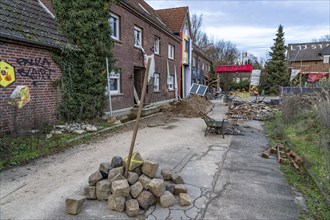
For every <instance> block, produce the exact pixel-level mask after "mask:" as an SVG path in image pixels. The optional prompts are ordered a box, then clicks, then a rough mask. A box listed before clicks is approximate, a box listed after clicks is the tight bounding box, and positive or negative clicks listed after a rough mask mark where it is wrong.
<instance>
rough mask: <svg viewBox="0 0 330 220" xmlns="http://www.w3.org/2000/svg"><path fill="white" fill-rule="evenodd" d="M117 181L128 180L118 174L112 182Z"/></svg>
mask: <svg viewBox="0 0 330 220" xmlns="http://www.w3.org/2000/svg"><path fill="white" fill-rule="evenodd" d="M117 180H126V178H125V177H124V176H123V175H121V174H120V173H118V174H117V175H116V176H115V177H114V178H112V179H111V182H114V181H117Z"/></svg>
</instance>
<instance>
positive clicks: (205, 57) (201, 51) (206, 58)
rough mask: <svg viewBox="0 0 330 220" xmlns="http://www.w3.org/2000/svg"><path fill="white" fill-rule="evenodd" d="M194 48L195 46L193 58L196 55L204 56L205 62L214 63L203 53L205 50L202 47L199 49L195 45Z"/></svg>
mask: <svg viewBox="0 0 330 220" xmlns="http://www.w3.org/2000/svg"><path fill="white" fill-rule="evenodd" d="M192 46H193V50H192V53H193V56H194V53H196V54H198V55H199V56H202V57H203V58H204V59H205V60H207V61H209V62H210V63H212V61H211V59H210V58H209V57H208V56H207V55H206V54H205V53H204V52H203V50H202V49H201V48H200V47H198V46H197V45H196V44H195V43H193V45H192Z"/></svg>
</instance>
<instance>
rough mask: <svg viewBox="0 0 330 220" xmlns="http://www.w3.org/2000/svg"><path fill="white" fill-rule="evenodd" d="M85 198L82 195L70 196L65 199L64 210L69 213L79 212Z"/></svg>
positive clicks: (75, 213)
mask: <svg viewBox="0 0 330 220" xmlns="http://www.w3.org/2000/svg"><path fill="white" fill-rule="evenodd" d="M85 200H86V198H85V197H83V196H71V197H68V198H66V199H65V211H66V213H68V214H71V215H77V214H79V213H80V212H81V210H82V206H83V205H84V202H85Z"/></svg>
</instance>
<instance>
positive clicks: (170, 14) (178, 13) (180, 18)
mask: <svg viewBox="0 0 330 220" xmlns="http://www.w3.org/2000/svg"><path fill="white" fill-rule="evenodd" d="M156 12H157V14H158V16H159V17H160V18H161V19H162V21H163V22H164V23H165V24H166V25H167V26H168V27H169V28H170V29H171V30H172V32H173V33H179V32H180V31H181V28H182V25H183V22H184V19H185V17H186V14H187V12H188V7H180V8H168V9H160V10H156Z"/></svg>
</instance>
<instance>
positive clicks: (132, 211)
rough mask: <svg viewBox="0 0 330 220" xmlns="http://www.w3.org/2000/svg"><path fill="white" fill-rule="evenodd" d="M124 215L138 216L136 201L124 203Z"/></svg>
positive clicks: (138, 210)
mask: <svg viewBox="0 0 330 220" xmlns="http://www.w3.org/2000/svg"><path fill="white" fill-rule="evenodd" d="M126 214H127V215H128V216H129V217H135V216H138V215H139V214H140V208H139V202H138V201H137V200H136V199H130V200H127V201H126Z"/></svg>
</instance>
